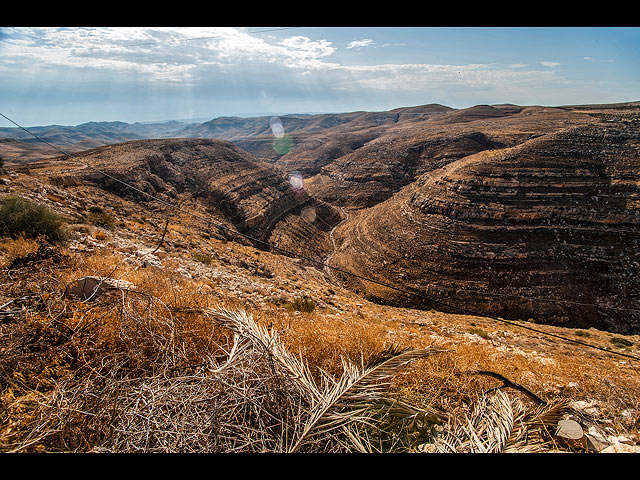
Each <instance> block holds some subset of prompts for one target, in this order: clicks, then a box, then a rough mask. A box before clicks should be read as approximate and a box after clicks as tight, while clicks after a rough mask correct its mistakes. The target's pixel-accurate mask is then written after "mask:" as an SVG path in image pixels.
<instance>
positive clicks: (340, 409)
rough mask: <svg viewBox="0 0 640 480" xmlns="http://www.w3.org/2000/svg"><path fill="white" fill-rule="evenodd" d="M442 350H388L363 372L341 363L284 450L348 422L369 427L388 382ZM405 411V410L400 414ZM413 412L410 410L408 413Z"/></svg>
mask: <svg viewBox="0 0 640 480" xmlns="http://www.w3.org/2000/svg"><path fill="white" fill-rule="evenodd" d="M442 351H443V350H440V349H435V348H424V349H419V350H408V351H407V350H405V351H400V350H398V349H396V348H391V349H388V350H386V351H384V352H381V353H380V354H379V355H377V356H376V357H375V358H374V360H373V361H372V362H370V363H369V365H368V366H367V367H365V368H364V369H359V368H358V367H356V366H355V365H353V364H352V363H350V362H347V361H344V360H343V367H344V371H343V374H342V376H341V377H340V378H339V379H338V380H337V381H336V382H335V383H334V384H333V385H332V386H331V387H330V388H329V389H327V390H325V391H324V392H323V395H322V396H321V398H320V399H319V400H316V401H315V402H314V404H313V405H312V408H311V413H310V415H309V418H308V420H307V421H306V424H305V426H304V428H303V429H302V432H301V434H300V436H299V437H298V438H297V439H296V441H295V443H293V444H292V445H291V446H290V447H289V449H288V450H287V451H289V452H296V451H298V450H299V449H300V448H301V447H303V446H304V445H305V444H307V443H309V442H310V441H311V440H313V439H314V438H315V437H318V436H326V435H328V434H330V433H331V432H333V431H335V430H337V429H340V430H341V431H342V432H344V428H343V427H345V425H346V424H347V423H350V422H359V423H361V424H365V425H368V424H371V422H372V419H373V416H372V412H373V411H376V410H377V411H379V408H375V406H376V405H377V406H378V407H380V406H383V405H384V402H385V400H384V397H383V393H384V391H385V389H386V388H387V387H388V386H389V384H390V379H391V378H392V377H393V376H394V375H395V374H396V373H397V372H398V371H399V370H400V369H401V368H403V367H405V366H406V365H407V364H409V363H411V362H413V361H414V360H417V359H419V358H424V357H427V356H430V355H433V354H435V353H440V352H442ZM381 399H382V402H381ZM396 406H397V405H396ZM372 407H374V408H372ZM388 411H389V412H391V409H389V410H388ZM407 412H408V410H407V409H406V408H405V409H404V410H403V413H404V414H406V413H407ZM415 413H417V411H416V410H415V409H414V410H413V411H412V412H411V414H415ZM428 413H429V414H430V413H431V412H428ZM350 433H351V434H353V431H351V432H350Z"/></svg>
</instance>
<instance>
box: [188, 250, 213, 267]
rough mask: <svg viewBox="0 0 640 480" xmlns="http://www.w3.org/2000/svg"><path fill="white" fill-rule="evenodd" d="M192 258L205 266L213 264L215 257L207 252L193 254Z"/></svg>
mask: <svg viewBox="0 0 640 480" xmlns="http://www.w3.org/2000/svg"><path fill="white" fill-rule="evenodd" d="M191 256H192V257H193V259H194V260H197V261H198V262H200V263H204V264H205V265H209V264H211V261H212V260H213V257H212V256H211V255H210V254H208V253H205V252H195V251H194V252H191Z"/></svg>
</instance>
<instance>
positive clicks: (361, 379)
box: [208, 309, 442, 452]
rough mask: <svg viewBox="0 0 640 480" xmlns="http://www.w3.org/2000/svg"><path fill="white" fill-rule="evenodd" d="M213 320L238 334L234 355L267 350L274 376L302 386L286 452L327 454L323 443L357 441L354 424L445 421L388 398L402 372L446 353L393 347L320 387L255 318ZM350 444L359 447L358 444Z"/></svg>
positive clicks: (235, 315) (228, 314)
mask: <svg viewBox="0 0 640 480" xmlns="http://www.w3.org/2000/svg"><path fill="white" fill-rule="evenodd" d="M208 314H209V315H210V316H211V317H213V318H216V319H217V320H219V321H221V322H222V323H223V324H224V325H226V326H227V327H229V328H231V329H232V330H233V331H234V334H235V345H234V347H233V349H232V352H238V351H239V349H241V348H251V347H253V348H258V349H260V350H262V351H263V353H265V354H267V355H268V356H269V358H270V359H271V360H272V361H273V362H274V372H275V371H276V370H279V371H280V373H287V374H288V377H289V378H288V379H289V380H290V381H293V382H294V384H295V385H296V386H297V389H298V394H299V398H303V399H304V400H305V404H304V405H299V410H298V412H299V415H298V416H297V417H296V418H295V425H291V426H289V428H288V429H287V431H288V432H289V434H288V435H287V436H286V439H285V438H283V443H282V445H281V447H282V451H286V452H297V451H300V449H301V448H303V447H309V446H310V445H311V444H313V445H315V447H317V448H320V449H322V448H321V447H318V444H321V443H324V444H331V445H332V446H333V445H342V446H344V445H345V443H344V440H342V437H344V436H345V435H347V436H351V437H353V435H354V433H353V432H354V430H349V431H348V434H347V433H345V432H346V430H345V427H346V426H347V425H348V424H351V423H359V424H361V425H367V426H369V427H371V428H375V426H374V423H376V422H378V423H379V421H380V418H385V419H386V418H389V417H395V418H403V419H404V420H407V421H410V422H413V425H417V424H418V423H420V422H422V423H426V422H429V421H439V420H441V417H440V416H439V414H438V413H437V412H436V411H435V410H429V409H424V408H418V407H415V406H412V405H409V404H408V403H407V402H402V401H399V400H394V399H391V398H390V397H386V396H385V395H384V392H385V390H386V389H387V388H388V387H389V385H390V381H391V379H392V378H393V376H394V375H395V374H397V373H398V371H399V370H400V369H402V368H403V367H405V366H406V365H408V364H409V363H411V362H413V361H415V360H417V359H419V358H424V357H427V356H429V355H432V354H434V353H439V352H441V351H442V350H439V349H435V348H424V349H419V350H399V349H397V348H395V347H391V348H388V349H386V350H384V351H382V352H380V353H379V354H378V355H376V356H374V359H373V360H372V361H371V362H369V364H368V365H367V366H365V367H364V368H358V367H357V366H356V365H354V364H353V363H351V362H349V361H347V360H343V374H342V375H341V376H340V378H338V379H337V380H336V379H334V378H332V377H331V376H330V375H329V374H327V373H326V372H321V375H322V377H321V378H322V380H321V382H320V384H318V382H316V380H314V378H313V376H312V374H311V372H310V371H309V369H308V367H307V365H306V364H305V363H304V362H303V361H302V360H301V359H299V358H297V357H295V356H293V355H291V354H290V353H289V352H288V351H287V350H286V349H285V348H284V346H283V345H282V343H281V342H280V339H279V336H278V334H277V333H275V332H269V331H267V330H266V329H265V328H264V327H261V326H259V325H257V324H256V322H255V321H254V320H253V317H252V316H251V315H249V314H247V313H246V312H244V311H229V310H224V309H218V310H210V311H208ZM237 360H238V355H237V354H235V355H230V357H229V360H228V361H227V364H226V367H225V366H223V367H221V369H224V368H232V366H233V365H232V364H233V362H234V361H237ZM276 365H277V368H275V367H276ZM283 427H284V426H283ZM319 439H321V440H319ZM351 443H352V444H357V443H358V441H357V440H356V441H355V442H351ZM331 448H333V447H331ZM355 448H356V449H358V447H355ZM362 448H364V447H362ZM311 449H313V448H311Z"/></svg>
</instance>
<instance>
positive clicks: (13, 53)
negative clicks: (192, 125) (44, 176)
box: [0, 27, 335, 82]
mask: <svg viewBox="0 0 640 480" xmlns="http://www.w3.org/2000/svg"><path fill="white" fill-rule="evenodd" d="M4 33H5V34H6V36H5V38H4V39H3V45H2V50H0V58H1V59H2V61H1V62H0V64H4V65H5V66H7V65H13V66H15V67H18V66H21V67H22V68H23V69H24V70H27V69H30V68H33V66H34V65H37V66H39V68H41V69H45V68H49V69H52V68H58V67H61V68H79V69H80V68H81V69H86V68H93V69H99V70H103V71H109V70H111V71H114V72H116V73H117V72H123V71H128V72H130V73H138V74H141V75H144V76H146V79H147V80H152V81H168V82H182V81H188V80H189V79H190V78H191V77H192V76H194V75H196V73H197V71H198V70H199V69H210V68H211V67H218V68H219V69H220V71H224V70H225V69H230V68H231V69H232V68H235V67H236V66H238V65H241V64H243V63H249V62H251V63H254V64H257V63H263V64H274V65H278V66H283V67H289V68H295V69H316V68H325V67H326V64H325V63H324V62H323V61H322V60H321V59H323V58H324V57H327V56H329V55H331V54H332V53H333V52H334V51H335V48H334V47H332V45H331V42H329V41H327V40H318V41H314V40H311V39H309V38H307V37H302V36H294V37H290V38H287V39H285V40H282V41H281V42H280V43H276V42H275V40H271V42H269V41H267V39H266V38H264V37H259V36H253V35H251V34H250V33H249V32H247V31H243V30H241V29H235V28H226V27H225V28H199V27H198V28H195V27H194V28H192V27H189V28H138V27H122V28H72V29H64V28H54V27H50V28H49V27H47V28H12V29H5V30H4ZM0 68H1V67H0Z"/></svg>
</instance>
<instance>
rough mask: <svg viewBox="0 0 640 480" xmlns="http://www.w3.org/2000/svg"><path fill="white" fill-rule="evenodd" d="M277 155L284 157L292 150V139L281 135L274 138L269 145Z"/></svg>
mask: <svg viewBox="0 0 640 480" xmlns="http://www.w3.org/2000/svg"><path fill="white" fill-rule="evenodd" d="M271 146H272V147H273V149H274V150H275V152H276V153H277V154H278V155H286V154H287V153H289V152H290V151H291V150H293V139H292V138H291V137H290V136H289V135H283V136H282V137H280V138H277V137H276V138H275V139H274V140H273V143H272V144H271Z"/></svg>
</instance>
